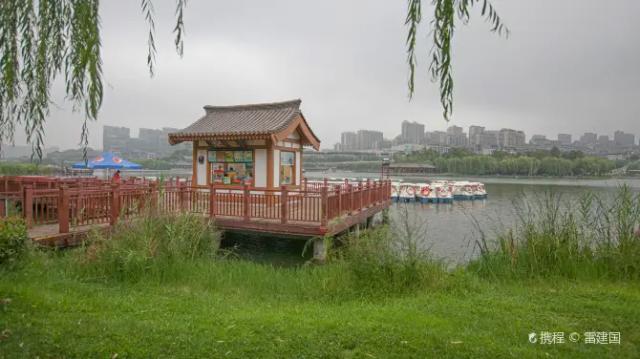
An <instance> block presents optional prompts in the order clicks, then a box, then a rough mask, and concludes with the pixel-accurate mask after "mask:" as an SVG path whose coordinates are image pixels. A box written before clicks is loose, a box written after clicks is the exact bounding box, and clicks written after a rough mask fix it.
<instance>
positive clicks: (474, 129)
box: [469, 126, 484, 147]
mask: <svg viewBox="0 0 640 359" xmlns="http://www.w3.org/2000/svg"><path fill="white" fill-rule="evenodd" d="M483 133H484V127H482V126H469V144H470V145H471V146H475V147H482V134H483Z"/></svg>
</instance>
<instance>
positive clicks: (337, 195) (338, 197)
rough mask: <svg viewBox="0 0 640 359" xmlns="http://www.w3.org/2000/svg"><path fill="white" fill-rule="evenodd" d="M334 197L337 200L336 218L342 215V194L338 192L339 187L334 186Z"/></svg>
mask: <svg viewBox="0 0 640 359" xmlns="http://www.w3.org/2000/svg"><path fill="white" fill-rule="evenodd" d="M336 197H337V200H338V216H341V215H342V193H341V191H340V185H337V186H336Z"/></svg>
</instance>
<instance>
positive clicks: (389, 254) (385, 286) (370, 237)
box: [343, 227, 445, 295]
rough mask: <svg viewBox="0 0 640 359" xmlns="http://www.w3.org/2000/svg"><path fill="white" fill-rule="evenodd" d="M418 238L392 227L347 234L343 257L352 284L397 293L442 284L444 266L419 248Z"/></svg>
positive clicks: (374, 291) (364, 289)
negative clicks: (357, 234)
mask: <svg viewBox="0 0 640 359" xmlns="http://www.w3.org/2000/svg"><path fill="white" fill-rule="evenodd" d="M418 238H419V237H418V236H415V235H413V234H411V233H406V232H405V233H403V231H402V230H400V228H389V227H379V228H377V229H373V230H369V231H366V232H364V233H362V234H361V235H359V236H356V235H351V236H348V237H347V238H346V243H347V245H346V247H345V248H344V254H343V255H344V257H343V259H344V264H345V265H346V268H347V269H348V271H349V273H350V275H351V279H352V281H353V282H352V285H353V287H354V288H355V289H356V290H358V291H359V292H362V293H367V294H369V295H395V294H399V293H404V292H407V291H413V290H417V289H421V288H422V289H424V288H427V287H432V286H436V285H437V284H439V283H440V281H441V280H442V279H443V277H444V274H445V269H444V266H443V265H442V263H440V262H438V261H436V260H434V259H432V258H431V257H430V255H429V253H428V251H426V250H421V249H420V247H419V239H418Z"/></svg>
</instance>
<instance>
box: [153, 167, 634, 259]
mask: <svg viewBox="0 0 640 359" xmlns="http://www.w3.org/2000/svg"><path fill="white" fill-rule="evenodd" d="M158 172H159V173H162V174H163V175H165V176H172V175H176V174H177V172H176V173H174V172H171V173H168V172H166V171H158ZM180 174H182V173H180ZM305 176H307V177H308V178H310V179H322V178H324V177H327V178H378V176H379V173H355V172H332V173H321V172H306V173H305ZM401 179H402V180H403V181H406V182H417V183H419V182H425V178H424V177H404V178H400V177H392V180H401ZM429 179H430V180H431V179H450V180H473V181H479V182H483V183H485V185H486V189H487V192H488V194H489V197H488V198H487V199H486V200H475V201H456V202H454V203H452V204H424V205H423V204H420V203H408V204H406V205H405V204H394V205H393V206H392V209H391V217H392V218H395V219H398V217H399V216H400V214H401V213H404V212H403V209H406V213H407V214H408V218H409V220H410V222H411V223H412V224H413V226H414V228H417V229H420V230H421V232H420V237H421V238H422V244H423V246H424V248H429V249H430V251H431V253H432V254H433V255H434V256H436V257H438V258H443V259H445V260H446V261H448V262H450V263H460V262H464V261H466V260H468V259H469V258H471V257H473V256H474V255H475V254H476V253H477V250H476V248H475V240H476V239H477V238H478V227H479V228H480V229H481V230H482V231H484V232H485V233H486V234H487V237H488V238H491V237H492V236H493V235H494V234H495V233H496V232H497V231H500V230H501V229H504V228H508V227H509V226H511V225H512V224H513V223H514V221H515V219H516V216H515V213H514V206H513V200H514V199H516V198H520V197H521V196H523V195H526V196H527V198H536V197H539V196H541V195H543V194H545V193H546V192H549V191H553V192H555V193H559V194H561V195H562V198H563V199H564V200H567V201H568V200H572V199H577V198H578V197H580V196H581V195H583V194H584V193H585V192H587V191H591V192H594V193H596V194H607V193H610V194H613V193H614V192H615V191H616V189H617V188H618V187H619V186H621V185H623V184H626V185H628V186H629V187H631V188H632V190H633V191H636V192H640V178H624V179H564V178H526V177H525V178H513V177H463V176H458V177H440V176H432V177H429ZM403 206H404V207H403ZM474 221H475V222H476V223H477V225H476V224H474ZM304 245H305V243H304V241H300V240H295V239H294V240H292V239H285V238H277V237H262V236H251V235H246V234H243V235H237V234H227V235H226V238H225V239H224V241H223V247H224V248H227V249H231V248H233V249H234V250H233V253H234V255H237V256H239V257H242V258H246V259H249V260H253V261H258V262H266V263H270V264H274V265H285V266H286V265H297V264H300V263H303V262H304V261H306V260H307V259H309V257H310V253H309V252H310V251H307V252H308V253H307V254H306V255H305V256H304V257H303V256H302V255H301V254H302V251H303V248H304Z"/></svg>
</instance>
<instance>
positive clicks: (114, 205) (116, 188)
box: [109, 183, 120, 226]
mask: <svg viewBox="0 0 640 359" xmlns="http://www.w3.org/2000/svg"><path fill="white" fill-rule="evenodd" d="M118 217H120V185H119V184H118V183H112V184H111V218H110V220H109V224H110V225H112V226H115V225H116V223H118Z"/></svg>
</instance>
